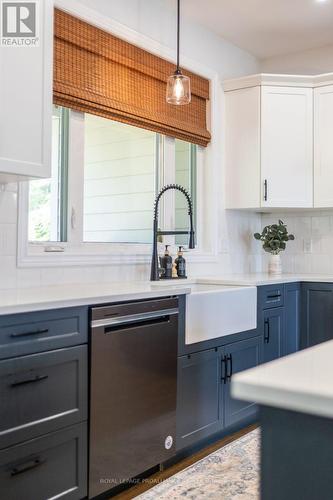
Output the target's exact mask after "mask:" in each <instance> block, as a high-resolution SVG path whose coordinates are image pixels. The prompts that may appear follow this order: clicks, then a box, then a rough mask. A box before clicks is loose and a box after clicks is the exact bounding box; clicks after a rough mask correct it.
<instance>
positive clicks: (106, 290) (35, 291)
mask: <svg viewBox="0 0 333 500" xmlns="http://www.w3.org/2000/svg"><path fill="white" fill-rule="evenodd" d="M177 283H178V282H177ZM190 292H191V289H190V288H189V287H187V286H186V285H185V286H184V283H183V282H182V286H180V284H179V285H177V284H173V286H170V285H168V286H165V287H163V286H160V287H158V288H157V287H153V286H152V284H151V282H150V281H133V282H120V283H117V282H114V283H109V284H107V283H93V284H79V285H56V286H48V287H38V288H37V287H36V288H21V289H15V290H2V291H0V315H4V314H13V313H21V312H29V311H41V310H45V309H59V308H61V307H75V306H82V305H94V304H105V303H109V302H121V301H125V300H140V299H149V298H154V297H165V296H169V295H182V294H187V293H190Z"/></svg>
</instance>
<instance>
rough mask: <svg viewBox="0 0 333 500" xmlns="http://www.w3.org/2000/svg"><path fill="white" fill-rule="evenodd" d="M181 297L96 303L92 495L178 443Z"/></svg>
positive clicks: (139, 469) (145, 467)
mask: <svg viewBox="0 0 333 500" xmlns="http://www.w3.org/2000/svg"><path fill="white" fill-rule="evenodd" d="M177 338H178V299H177V298H161V299H155V300H145V301H140V302H132V303H126V304H119V305H111V306H104V307H96V308H93V309H92V310H91V385H90V450H89V457H90V460H89V498H93V497H95V496H96V495H99V494H101V493H103V492H105V491H107V490H109V489H111V488H112V487H114V486H117V485H119V484H121V483H123V482H124V481H126V480H128V479H131V478H134V477H135V476H137V475H139V474H141V473H142V472H144V471H145V470H148V469H150V468H151V467H153V466H155V465H157V464H159V463H161V462H163V461H165V460H166V459H168V458H170V457H171V456H172V455H173V454H174V451H175V442H174V441H175V435H176V399H177Z"/></svg>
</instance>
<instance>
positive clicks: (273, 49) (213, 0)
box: [170, 0, 333, 59]
mask: <svg viewBox="0 0 333 500" xmlns="http://www.w3.org/2000/svg"><path fill="white" fill-rule="evenodd" d="M170 2H172V3H174V4H175V3H176V1H175V0H170ZM181 6H182V13H183V14H184V15H186V16H189V17H190V18H192V19H194V20H195V21H197V22H198V23H200V24H203V25H205V26H206V27H208V28H209V29H211V30H212V31H214V32H215V33H217V34H219V35H220V36H222V37H223V38H225V39H226V40H229V41H230V42H232V43H233V44H235V45H237V46H238V47H241V48H242V49H245V50H247V51H248V52H251V53H252V54H253V55H255V56H256V57H258V58H260V59H264V58H267V57H272V56H276V55H282V54H288V53H291V52H297V51H302V50H308V49H312V48H318V47H322V46H324V45H329V44H333V0H326V1H325V0H321V1H320V0H182V3H181Z"/></svg>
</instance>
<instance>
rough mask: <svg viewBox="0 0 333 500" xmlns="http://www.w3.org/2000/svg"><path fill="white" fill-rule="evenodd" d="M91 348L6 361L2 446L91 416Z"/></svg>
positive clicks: (0, 380) (1, 386)
mask: <svg viewBox="0 0 333 500" xmlns="http://www.w3.org/2000/svg"><path fill="white" fill-rule="evenodd" d="M87 351H88V347H87V346H86V345H82V346H78V347H71V348H69V349H59V350H56V351H51V352H45V353H40V354H32V355H30V356H22V357H19V358H12V359H8V360H5V361H1V362H0V401H1V406H0V448H5V447H7V446H12V445H13V444H16V443H19V442H22V441H25V440H27V439H31V438H34V437H37V436H41V435H42V434H46V433H47V432H51V431H54V430H57V429H59V428H61V427H64V426H66V425H72V424H75V423H78V422H81V421H83V420H86V419H87V414H88V410H87V407H88V388H87V387H88V382H87V378H88V352H87Z"/></svg>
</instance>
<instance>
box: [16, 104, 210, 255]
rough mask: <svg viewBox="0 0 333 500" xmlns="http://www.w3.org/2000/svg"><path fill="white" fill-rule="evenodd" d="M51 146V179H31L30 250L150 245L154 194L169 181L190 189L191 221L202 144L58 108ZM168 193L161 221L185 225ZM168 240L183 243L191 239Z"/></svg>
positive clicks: (180, 203) (182, 211)
mask: <svg viewBox="0 0 333 500" xmlns="http://www.w3.org/2000/svg"><path fill="white" fill-rule="evenodd" d="M52 147H53V157H52V178H51V179H47V180H34V181H30V182H29V183H28V184H29V188H28V190H29V195H28V204H29V211H28V212H29V217H28V226H29V229H28V235H29V242H30V246H31V247H32V249H33V252H34V253H35V252H38V251H40V252H43V251H45V250H47V251H48V250H49V248H50V244H52V247H53V250H54V251H56V250H59V251H60V250H63V251H65V252H66V251H74V250H73V249H74V248H75V249H76V251H80V248H81V250H82V248H83V247H85V249H86V250H85V251H87V248H89V251H92V252H98V248H100V247H101V245H102V244H103V248H104V250H105V246H106V245H110V244H112V247H110V251H111V252H112V248H113V247H114V246H115V244H118V245H124V244H125V245H134V244H136V245H144V244H150V243H151V241H152V219H153V205H154V199H155V196H156V194H157V192H158V190H159V189H160V188H161V187H162V186H163V185H165V184H167V183H174V182H175V183H178V184H181V185H182V186H184V187H185V188H186V189H188V191H189V192H190V194H191V196H192V199H193V204H194V214H195V219H196V210H197V207H196V185H197V163H198V161H197V158H198V151H200V150H201V149H202V148H200V147H199V146H196V145H193V144H191V143H188V142H186V141H182V140H179V139H173V138H170V137H167V136H162V135H160V134H157V133H154V132H151V131H149V130H145V129H141V128H138V127H134V126H132V125H127V124H124V123H120V122H117V121H113V120H110V119H106V118H102V117H99V116H96V115H91V114H88V113H80V112H77V111H72V110H69V109H67V108H63V107H56V106H55V107H54V116H53V133H52ZM23 190H24V186H23ZM168 195H169V196H167V197H165V199H164V200H163V203H162V205H161V217H160V223H161V226H162V225H163V226H164V227H166V228H176V229H179V230H180V229H186V228H187V227H188V214H187V207H186V206H185V203H184V200H183V197H181V196H179V193H177V192H176V193H174V192H170V193H168ZM165 242H166V243H171V244H177V245H183V244H184V245H187V243H188V238H187V237H183V236H181V237H180V236H178V237H176V238H174V237H170V238H169V237H168V240H167V241H165ZM57 243H58V246H59V248H57ZM87 245H89V246H88V247H87ZM79 247H80V248H79ZM38 249H39V250H38Z"/></svg>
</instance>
